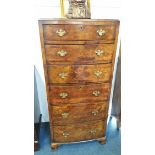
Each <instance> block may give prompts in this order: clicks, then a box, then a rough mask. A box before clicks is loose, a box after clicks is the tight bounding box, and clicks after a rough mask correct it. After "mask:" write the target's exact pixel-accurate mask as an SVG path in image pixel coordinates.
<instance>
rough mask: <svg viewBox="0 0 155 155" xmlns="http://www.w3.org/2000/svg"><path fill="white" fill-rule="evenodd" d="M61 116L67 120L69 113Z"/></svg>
mask: <svg viewBox="0 0 155 155" xmlns="http://www.w3.org/2000/svg"><path fill="white" fill-rule="evenodd" d="M61 115H62V118H67V117H68V115H69V113H62V114H61Z"/></svg>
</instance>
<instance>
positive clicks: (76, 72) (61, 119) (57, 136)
mask: <svg viewBox="0 0 155 155" xmlns="http://www.w3.org/2000/svg"><path fill="white" fill-rule="evenodd" d="M39 29H40V38H41V48H42V57H43V65H44V74H45V81H46V92H47V99H48V109H49V118H50V131H51V147H52V148H53V149H55V148H57V147H58V145H59V144H64V143H72V142H81V141H88V140H99V141H100V142H101V143H105V141H106V125H107V116H108V108H109V98H110V92H111V82H112V77H113V68H114V61H115V53H116V46H117V40H118V29H119V21H117V20H93V19H81V20H80V19H76V20H74V19H72V20H71V19H69V20H67V19H51V20H39Z"/></svg>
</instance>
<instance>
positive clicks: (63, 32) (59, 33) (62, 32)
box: [56, 29, 66, 37]
mask: <svg viewBox="0 0 155 155" xmlns="http://www.w3.org/2000/svg"><path fill="white" fill-rule="evenodd" d="M56 33H57V34H58V36H60V37H62V36H64V35H65V34H66V31H65V30H62V29H59V30H57V31H56Z"/></svg>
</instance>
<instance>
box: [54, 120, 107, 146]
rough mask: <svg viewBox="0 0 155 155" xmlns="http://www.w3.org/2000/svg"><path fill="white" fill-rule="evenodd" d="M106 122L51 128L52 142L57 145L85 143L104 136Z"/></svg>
mask: <svg viewBox="0 0 155 155" xmlns="http://www.w3.org/2000/svg"><path fill="white" fill-rule="evenodd" d="M105 126H106V121H94V122H89V123H80V124H71V125H68V126H53V133H54V134H53V141H54V142H58V143H67V142H76V141H85V140H91V139H97V138H101V137H104V136H105Z"/></svg>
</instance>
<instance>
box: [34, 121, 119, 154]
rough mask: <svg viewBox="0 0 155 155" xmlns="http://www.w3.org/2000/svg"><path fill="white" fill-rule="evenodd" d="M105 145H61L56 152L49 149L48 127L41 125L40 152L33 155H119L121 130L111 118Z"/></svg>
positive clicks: (92, 142) (88, 143)
mask: <svg viewBox="0 0 155 155" xmlns="http://www.w3.org/2000/svg"><path fill="white" fill-rule="evenodd" d="M106 136H107V143H106V144H104V145H102V144H100V143H98V142H97V141H91V142H85V143H77V144H67V145H61V146H60V147H59V148H58V150H56V151H52V150H51V147H50V134H49V125H48V124H46V125H43V126H42V128H41V131H40V141H41V142H40V150H39V151H37V152H35V153H34V155H121V130H117V128H116V121H115V119H114V118H112V119H111V120H110V121H109V123H108V128H107V135H106Z"/></svg>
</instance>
